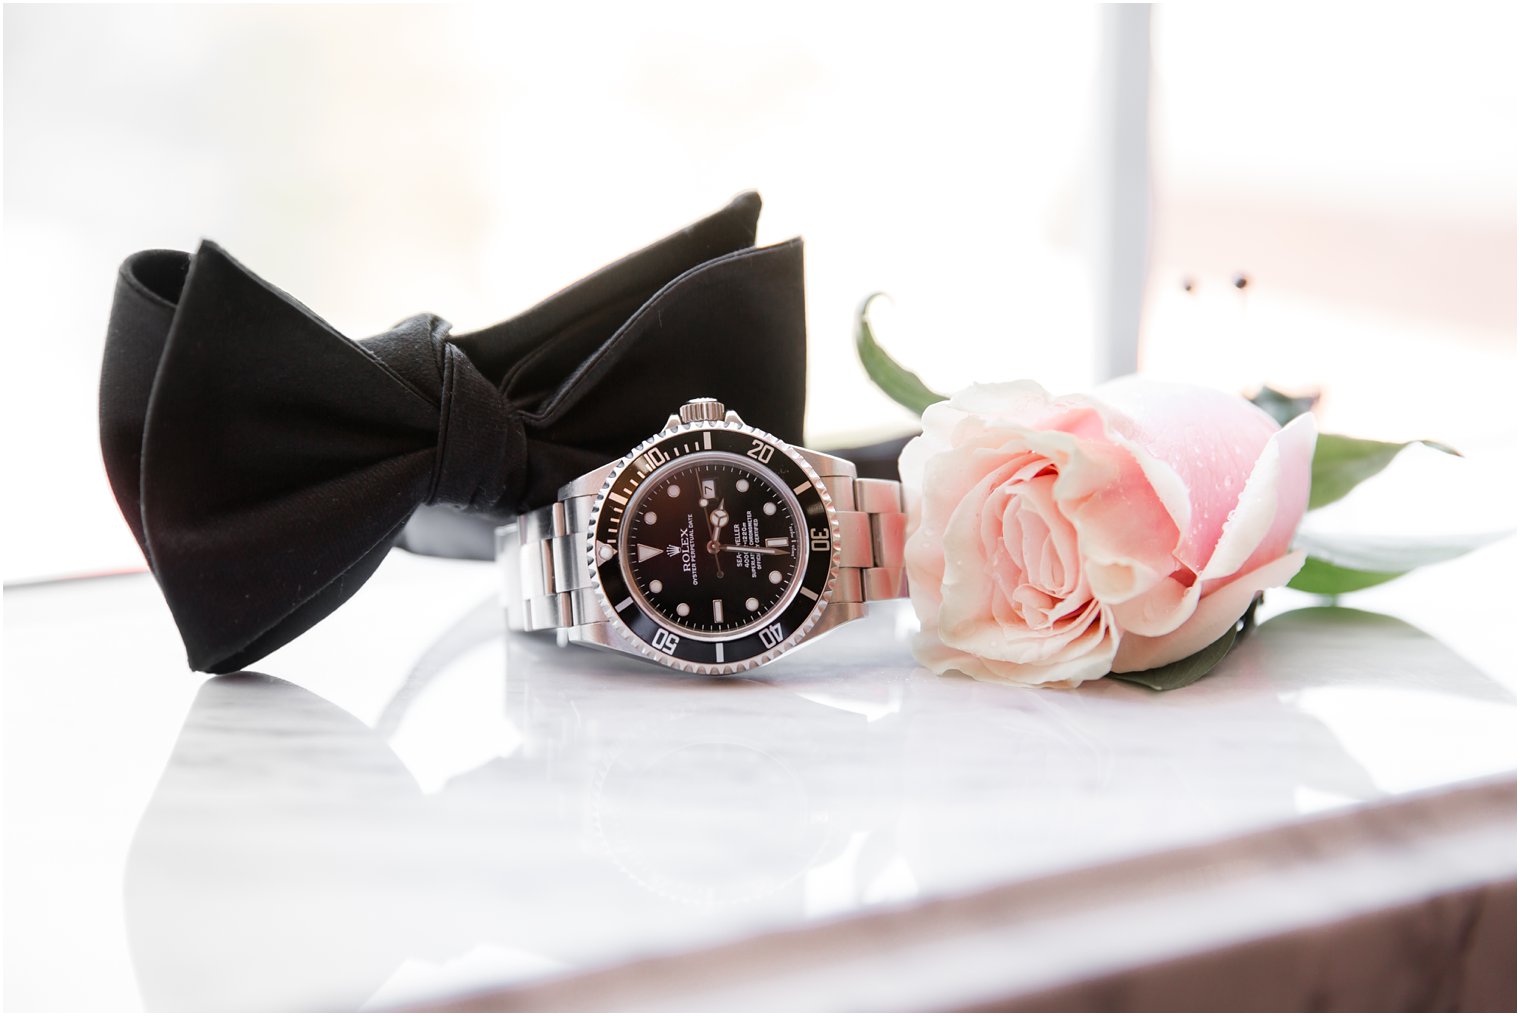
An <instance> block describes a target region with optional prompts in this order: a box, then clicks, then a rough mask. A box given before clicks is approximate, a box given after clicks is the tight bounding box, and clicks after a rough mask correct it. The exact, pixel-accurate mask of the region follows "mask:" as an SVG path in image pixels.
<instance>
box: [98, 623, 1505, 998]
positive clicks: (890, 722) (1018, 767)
mask: <svg viewBox="0 0 1520 1016" xmlns="http://www.w3.org/2000/svg"><path fill="white" fill-rule="evenodd" d="M911 623H912V622H911V615H910V613H909V612H908V611H907V610H906V609H905V608H902V607H898V608H896V609H888V610H885V611H881V612H878V614H877V615H876V616H874V617H873V618H872V619H870V620H868V621H867V622H864V623H862V624H858V625H854V626H851V627H848V628H845V629H843V630H842V631H840V632H838V633H836V634H835V635H833V636H832V637H831V638H830V639H828V640H826V641H824V642H823V643H822V644H820V645H818V646H817V647H814V648H811V649H809V650H808V651H805V652H802V653H798V654H796V655H794V656H792V657H789V658H788V659H787V660H786V661H784V662H783V663H782V664H779V665H777V666H773V667H770V668H767V669H765V670H762V671H758V672H753V673H752V674H751V675H750V676H747V677H744V678H737V679H735V678H725V679H708V678H699V677H693V676H689V675H675V674H669V673H666V672H663V671H661V670H658V669H654V668H651V667H649V666H647V665H645V664H642V663H640V662H639V661H635V660H630V659H626V658H623V657H618V656H611V655H604V654H597V653H594V652H590V651H585V650H579V649H560V648H558V647H556V646H555V645H554V644H553V643H552V641H547V640H543V639H540V638H536V637H531V636H512V637H509V638H506V639H503V637H502V636H501V633H500V620H499V616H498V612H497V608H496V607H495V605H494V604H493V603H490V602H487V603H482V604H481V605H480V606H479V607H477V608H476V609H475V610H473V611H470V612H469V613H467V614H465V615H463V616H462V617H459V618H457V619H456V620H455V622H454V623H453V624H452V625H451V626H450V627H449V628H448V629H447V630H446V631H445V632H444V633H443V634H442V635H441V636H440V637H439V639H438V640H437V641H436V642H435V643H434V644H433V645H432V646H431V647H430V648H428V649H427V650H426V651H425V652H424V653H423V654H422V655H421V657H420V658H419V659H418V660H417V661H415V665H414V666H413V667H412V668H411V671H410V673H409V675H408V677H407V679H406V680H405V682H403V683H402V684H401V686H400V687H399V689H398V690H397V691H396V693H395V695H394V696H393V697H392V699H391V701H390V702H389V703H388V704H387V705H385V707H384V708H383V709H382V710H381V711H380V714H379V718H378V720H377V721H376V722H375V723H374V724H373V725H370V724H367V723H365V722H363V721H361V720H360V719H357V718H356V717H355V716H354V715H352V714H351V713H349V712H347V711H345V710H344V709H342V708H339V707H338V706H336V705H334V704H333V703H332V702H331V701H329V700H328V699H325V698H323V697H321V696H319V695H318V694H316V693H315V692H313V691H311V690H308V688H306V687H302V685H303V684H310V685H313V686H315V685H321V686H322V687H324V688H333V687H341V684H342V681H343V677H342V675H336V676H335V675H333V674H332V673H325V674H323V675H322V677H321V679H320V680H310V681H308V680H299V681H298V680H282V679H280V678H277V677H270V676H265V675H259V674H242V675H235V676H232V677H226V678H217V679H213V680H210V681H207V682H206V683H205V684H204V685H203V686H202V687H201V689H200V691H199V693H198V695H197V696H196V698H195V701H194V704H193V705H192V707H191V709H190V712H189V715H188V717H187V718H186V721H185V725H184V728H183V730H182V732H181V733H180V735H179V738H178V741H177V743H176V744H175V745H174V748H173V751H172V754H171V755H170V757H169V759H168V763H167V766H166V768H165V770H164V773H163V776H162V779H161V780H160V782H159V784H158V787H157V788H156V790H155V791H154V793H153V796H152V800H151V802H150V803H149V805H148V807H147V809H146V812H145V814H144V815H143V817H142V820H141V823H140V825H139V827H138V830H137V833H136V836H135V839H134V841H133V844H132V847H131V851H130V854H129V856H128V859H127V866H126V890H127V891H126V918H127V931H128V939H129V942H130V945H131V951H132V956H133V961H134V963H135V965H136V969H137V973H138V977H139V984H140V987H141V990H142V995H143V1002H144V1003H145V1005H146V1006H147V1007H149V1008H155V1009H157V1008H165V1009H228V1008H231V1009H255V1010H257V1009H278V1008H291V1007H294V1008H312V1007H332V1008H352V1007H356V1006H363V1005H368V1006H372V1007H385V1006H393V1005H402V1004H408V1003H413V1002H417V1001H419V1000H426V999H429V998H439V997H444V996H447V995H453V994H458V993H460V992H463V991H466V990H470V989H473V988H478V987H484V986H488V985H489V986H499V985H503V984H510V983H513V982H521V981H525V980H529V979H533V978H538V977H542V976H546V975H551V974H556V973H564V972H569V971H575V970H578V969H583V968H586V967H588V966H593V965H601V964H608V963H615V962H622V961H627V960H630V959H633V958H637V957H639V956H649V955H657V954H661V953H668V952H671V951H675V950H681V949H690V948H696V947H701V946H705V945H709V944H712V943H715V942H722V941H734V940H738V939H742V938H744V937H745V936H748V935H752V934H755V933H757V932H760V931H766V930H773V929H780V928H788V927H794V926H797V925H800V924H803V923H806V922H811V921H816V920H817V919H820V918H825V917H829V916H836V915H838V916H842V915H848V914H852V913H856V912H859V911H861V910H862V909H865V908H870V907H872V906H876V905H881V904H889V903H894V902H896V903H901V902H907V901H913V900H918V899H924V898H931V897H936V896H942V895H945V894H950V893H957V892H964V891H969V890H973V889H978V888H981V887H986V886H990V885H996V884H1004V883H1009V882H1015V881H1021V880H1028V879H1031V878H1034V877H1037V876H1040V875H1044V874H1048V873H1053V872H1059V871H1070V870H1075V869H1080V868H1083V867H1085V866H1089V865H1094V864H1099V863H1103V862H1107V861H1113V860H1118V859H1123V858H1129V857H1137V856H1143V855H1145V854H1148V853H1152V852H1155V851H1158V850H1163V849H1168V848H1173V847H1181V846H1191V845H1196V844H1202V843H1208V842H1212V841H1215V840H1219V839H1223V838H1226V837H1230V836H1236V835H1240V834H1242V833H1247V832H1251V831H1253V830H1258V829H1269V828H1273V827H1276V826H1280V825H1282V824H1284V823H1289V822H1293V821H1295V820H1297V819H1299V818H1300V817H1302V816H1304V815H1307V814H1310V813H1313V812H1319V811H1325V810H1329V809H1335V808H1341V807H1345V806H1352V805H1358V804H1364V803H1376V802H1380V801H1383V800H1387V799H1389V798H1390V797H1392V796H1393V795H1399V794H1407V793H1411V792H1416V791H1429V790H1433V789H1438V788H1440V787H1442V786H1447V785H1451V784H1454V783H1460V782H1463V781H1470V780H1474V779H1480V778H1484V777H1490V776H1493V775H1495V774H1506V773H1508V774H1512V773H1513V770H1514V744H1513V736H1512V731H1513V725H1514V710H1513V701H1512V698H1511V696H1510V694H1509V693H1508V692H1507V691H1505V690H1504V689H1503V688H1502V687H1501V686H1499V685H1497V684H1495V683H1494V682H1492V681H1490V680H1489V679H1488V678H1486V677H1484V676H1483V675H1482V674H1480V673H1478V672H1477V671H1475V670H1474V669H1473V668H1472V667H1471V666H1469V665H1468V664H1466V663H1464V662H1463V661H1462V660H1461V659H1460V658H1459V657H1457V656H1456V655H1455V654H1453V653H1451V652H1450V651H1449V650H1447V649H1446V648H1445V647H1444V646H1442V645H1441V644H1440V643H1438V642H1436V641H1435V640H1433V639H1431V638H1429V637H1428V636H1426V635H1424V634H1423V633H1421V632H1419V631H1418V630H1416V629H1414V628H1411V627H1410V626H1408V625H1405V624H1403V623H1402V622H1398V621H1392V620H1390V619H1388V618H1386V617H1382V616H1380V615H1370V614H1364V613H1359V612H1356V611H1350V610H1342V609H1334V608H1321V609H1309V610H1300V611H1294V612H1291V613H1287V614H1283V615H1279V616H1277V617H1274V618H1271V619H1269V620H1268V621H1266V622H1265V623H1264V624H1263V625H1262V626H1261V627H1260V628H1259V629H1258V630H1257V632H1256V633H1255V634H1253V635H1252V636H1251V638H1250V639H1248V640H1247V641H1246V642H1245V643H1244V644H1243V645H1242V647H1241V648H1240V650H1239V651H1237V652H1236V653H1235V654H1234V655H1233V656H1232V657H1231V658H1230V659H1229V660H1228V661H1227V663H1226V664H1225V665H1224V666H1223V667H1222V668H1221V669H1220V670H1219V671H1218V672H1217V673H1216V676H1213V677H1211V678H1209V679H1207V680H1205V681H1203V682H1201V683H1199V684H1197V685H1195V686H1193V687H1191V688H1189V689H1185V690H1183V691H1179V692H1174V693H1170V694H1166V695H1156V694H1154V693H1151V692H1148V691H1145V690H1144V689H1140V688H1136V687H1133V686H1129V685H1123V684H1118V683H1115V682H1101V683H1099V684H1097V685H1095V686H1088V687H1086V688H1083V689H1079V690H1077V691H1073V692H1067V693H1056V692H1045V691H1029V690H1023V689H1013V688H1006V687H1002V686H995V685H987V684H979V683H976V682H973V681H970V680H967V679H962V678H957V677H943V678H942V677H936V676H934V675H932V674H930V673H928V672H927V671H924V670H922V669H916V668H914V666H913V665H912V662H911V657H910V656H909V655H908V653H907V651H906V648H905V636H906V633H907V632H908V631H909V630H910V629H911ZM290 676H291V677H292V678H297V675H294V674H292V675H290ZM356 679H357V678H356Z"/></svg>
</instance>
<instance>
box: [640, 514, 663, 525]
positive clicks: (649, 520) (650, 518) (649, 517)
mask: <svg viewBox="0 0 1520 1016" xmlns="http://www.w3.org/2000/svg"><path fill="white" fill-rule="evenodd" d="M658 520H659V516H658V515H656V514H655V513H654V512H645V513H644V525H646V526H652V525H654V524H655V522H656V521H658Z"/></svg>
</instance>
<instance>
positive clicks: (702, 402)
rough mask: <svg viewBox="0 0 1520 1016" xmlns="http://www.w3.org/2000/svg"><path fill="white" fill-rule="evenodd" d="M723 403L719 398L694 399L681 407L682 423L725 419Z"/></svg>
mask: <svg viewBox="0 0 1520 1016" xmlns="http://www.w3.org/2000/svg"><path fill="white" fill-rule="evenodd" d="M723 411H724V410H723V403H721V402H719V401H718V400H717V399H708V398H701V399H692V400H691V401H690V402H688V403H686V405H684V406H682V407H681V413H680V415H681V422H682V423H697V422H699V421H703V420H721V419H723Z"/></svg>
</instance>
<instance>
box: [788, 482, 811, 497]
mask: <svg viewBox="0 0 1520 1016" xmlns="http://www.w3.org/2000/svg"><path fill="white" fill-rule="evenodd" d="M812 485H813V484H812V481H811V480H803V481H802V482H801V483H799V484H797V486H795V487H793V488H792V493H793V494H801V493H802V492H803V491H804V490H807V489H808V488H809V487H811V486H812Z"/></svg>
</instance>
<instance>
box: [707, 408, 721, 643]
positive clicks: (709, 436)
mask: <svg viewBox="0 0 1520 1016" xmlns="http://www.w3.org/2000/svg"><path fill="white" fill-rule="evenodd" d="M702 447H703V448H709V449H710V448H712V431H710V430H704V431H703V432H702ZM722 651H723V647H722V646H719V647H718V652H720V653H721V652H722ZM718 659H720V660H721V659H723V657H721V656H720V657H718Z"/></svg>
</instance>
